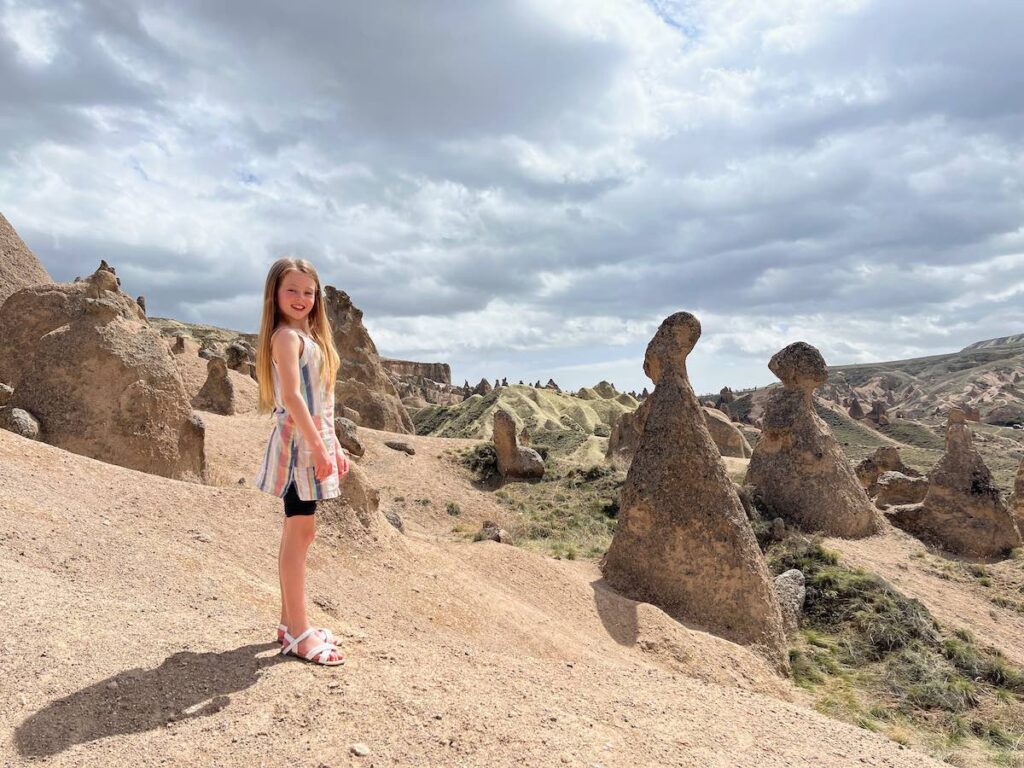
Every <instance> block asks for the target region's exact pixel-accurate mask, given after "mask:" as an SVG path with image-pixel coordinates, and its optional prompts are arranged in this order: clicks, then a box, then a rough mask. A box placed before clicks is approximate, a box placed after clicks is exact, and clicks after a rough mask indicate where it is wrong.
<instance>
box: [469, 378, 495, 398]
mask: <svg viewBox="0 0 1024 768" xmlns="http://www.w3.org/2000/svg"><path fill="white" fill-rule="evenodd" d="M493 391H494V387H492V386H491V382H489V381H488V380H487V379H480V383H479V384H477V385H476V386H475V387H473V392H472V394H474V395H486V394H487V393H488V392H493Z"/></svg>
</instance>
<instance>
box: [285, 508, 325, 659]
mask: <svg viewBox="0 0 1024 768" xmlns="http://www.w3.org/2000/svg"><path fill="white" fill-rule="evenodd" d="M315 536H316V520H315V518H314V516H313V515H294V516H292V517H286V518H285V520H284V531H283V532H282V534H281V550H280V552H279V553H278V572H279V574H280V578H281V617H282V619H281V623H282V624H284V625H285V626H287V627H288V634H289V635H291V636H292V637H298V636H299V634H301V633H302V632H305V631H306V629H307V628H308V627H309V621H308V619H307V618H306V552H307V551H308V550H309V545H310V544H311V543H312V542H313V539H314V537H315ZM321 642H323V641H322V640H321V639H320V638H319V637H308V638H306V639H305V640H303V641H302V642H301V643H299V647H298V648H297V650H298V652H299V653H301V654H305V653H307V652H308V651H310V650H312V649H313V648H315V647H316V646H318V645H320V643H321Z"/></svg>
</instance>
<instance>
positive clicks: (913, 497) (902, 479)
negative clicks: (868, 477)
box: [874, 472, 928, 509]
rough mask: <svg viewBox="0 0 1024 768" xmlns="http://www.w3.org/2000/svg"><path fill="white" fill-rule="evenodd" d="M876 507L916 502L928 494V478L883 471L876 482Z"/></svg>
mask: <svg viewBox="0 0 1024 768" xmlns="http://www.w3.org/2000/svg"><path fill="white" fill-rule="evenodd" d="M875 487H876V489H877V491H876V493H875V496H874V498H875V507H877V508H878V509H887V508H888V507H892V506H895V505H897V504H916V503H917V502H919V501H924V497H925V496H927V495H928V478H925V477H910V476H908V475H905V474H903V473H902V472H883V473H882V474H881V475H879V476H878V482H877V483H875Z"/></svg>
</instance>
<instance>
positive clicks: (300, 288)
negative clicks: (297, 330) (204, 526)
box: [277, 269, 316, 325]
mask: <svg viewBox="0 0 1024 768" xmlns="http://www.w3.org/2000/svg"><path fill="white" fill-rule="evenodd" d="M315 303H316V281H315V280H314V279H313V278H312V277H310V276H309V275H307V274H305V273H304V272H299V271H298V270H295V269H290V270H288V271H287V272H285V274H284V276H283V277H282V278H281V282H280V284H279V285H278V287H277V308H278V311H280V313H281V314H282V315H283V316H284V318H285V319H286V321H287V322H289V323H290V324H293V325H301V324H304V323H305V322H306V318H308V317H309V313H310V312H311V311H312V310H313V306H314V304H315Z"/></svg>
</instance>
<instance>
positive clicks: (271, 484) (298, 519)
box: [254, 258, 348, 666]
mask: <svg viewBox="0 0 1024 768" xmlns="http://www.w3.org/2000/svg"><path fill="white" fill-rule="evenodd" d="M339 364H340V360H339V357H338V351H337V349H336V348H335V346H334V338H333V335H332V333H331V326H330V323H329V322H328V320H327V313H326V311H325V310H324V305H323V301H322V291H321V289H320V277H319V275H317V272H316V269H315V268H314V267H313V265H312V264H310V263H309V262H308V261H306V260H305V259H292V258H283V259H278V260H277V261H275V262H274V265H273V266H272V267H271V268H270V272H269V274H268V275H267V281H266V284H265V286H264V288H263V317H262V319H261V321H260V335H259V341H258V346H257V350H256V376H257V380H258V381H259V389H260V396H259V405H258V411H259V412H260V413H270V412H273V414H274V416H275V418H276V422H275V424H274V430H273V432H271V434H270V439H269V441H268V443H267V448H266V451H265V453H264V456H263V462H262V464H261V465H260V470H259V473H258V474H257V475H256V479H255V481H254V485H255V486H256V487H257V488H259V489H260V490H262V491H266V492H267V493H272V494H274V495H275V496H280V497H283V498H284V514H285V518H284V530H283V531H282V533H281V549H280V552H279V553H278V559H277V566H278V573H279V576H280V580H281V623H280V624H279V625H278V628H277V639H278V641H279V642H280V643H281V646H282V647H281V653H282V654H285V655H289V654H290V655H295V656H298V657H299V658H303V659H306V660H307V661H313V662H315V663H317V664H323V665H325V666H336V665H338V664H343V663H344V661H345V657H344V655H343V654H342V653H341V651H340V650H339V649H338V647H337V644H336V643H335V642H334V637H333V635H332V634H331V632H330V630H328V629H318V628H315V627H311V626H309V622H308V620H307V619H306V551H307V550H308V549H309V545H310V544H311V543H312V542H313V538H314V536H315V535H316V526H315V523H314V519H313V514H314V513H315V512H316V502H317V500H318V499H333V498H334V497H336V496H338V495H340V489H339V483H340V481H341V478H342V477H344V476H345V474H346V473H347V472H348V461H347V460H346V458H345V453H344V451H343V450H342V449H341V446H339V445H338V441H337V440H336V438H335V435H334V379H335V376H336V375H337V373H338V367H339Z"/></svg>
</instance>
